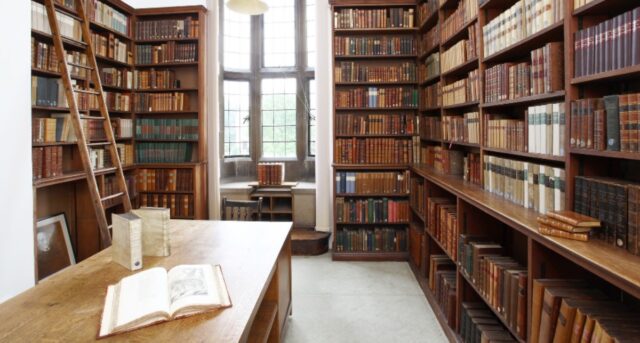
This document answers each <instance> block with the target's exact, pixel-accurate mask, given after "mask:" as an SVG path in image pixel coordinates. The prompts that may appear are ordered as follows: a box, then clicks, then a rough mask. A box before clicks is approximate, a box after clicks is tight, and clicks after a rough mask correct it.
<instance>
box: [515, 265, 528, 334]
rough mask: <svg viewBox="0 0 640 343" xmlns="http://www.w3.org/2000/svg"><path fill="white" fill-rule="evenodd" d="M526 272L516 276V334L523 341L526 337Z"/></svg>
mask: <svg viewBox="0 0 640 343" xmlns="http://www.w3.org/2000/svg"><path fill="white" fill-rule="evenodd" d="M528 279H529V278H528V276H527V272H522V273H519V274H518V299H517V301H518V311H517V312H518V313H517V315H516V316H517V318H516V333H517V334H518V335H519V336H520V338H522V339H525V338H526V336H527V312H528V311H527V289H528Z"/></svg>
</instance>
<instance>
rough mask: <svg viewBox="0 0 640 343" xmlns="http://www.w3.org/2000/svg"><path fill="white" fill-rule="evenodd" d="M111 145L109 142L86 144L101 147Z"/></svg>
mask: <svg viewBox="0 0 640 343" xmlns="http://www.w3.org/2000/svg"><path fill="white" fill-rule="evenodd" d="M109 144H111V142H91V143H87V146H103V145H109Z"/></svg>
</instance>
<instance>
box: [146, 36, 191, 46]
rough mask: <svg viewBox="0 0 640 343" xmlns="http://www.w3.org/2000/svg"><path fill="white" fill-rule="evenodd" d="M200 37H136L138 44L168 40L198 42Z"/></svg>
mask: <svg viewBox="0 0 640 343" xmlns="http://www.w3.org/2000/svg"><path fill="white" fill-rule="evenodd" d="M197 41H198V38H189V37H185V38H159V39H136V44H148V43H166V42H183V43H186V42H197Z"/></svg>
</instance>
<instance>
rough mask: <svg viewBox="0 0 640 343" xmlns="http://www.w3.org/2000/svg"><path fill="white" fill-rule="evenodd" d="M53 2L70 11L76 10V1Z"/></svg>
mask: <svg viewBox="0 0 640 343" xmlns="http://www.w3.org/2000/svg"><path fill="white" fill-rule="evenodd" d="M53 2H54V3H56V4H58V5H60V6H63V7H66V8H68V9H70V10H74V11H75V10H76V4H75V1H74V0H54V1H53Z"/></svg>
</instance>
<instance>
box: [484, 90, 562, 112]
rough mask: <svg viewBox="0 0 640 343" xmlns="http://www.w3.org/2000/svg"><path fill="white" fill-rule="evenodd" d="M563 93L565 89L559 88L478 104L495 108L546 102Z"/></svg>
mask: <svg viewBox="0 0 640 343" xmlns="http://www.w3.org/2000/svg"><path fill="white" fill-rule="evenodd" d="M565 94H566V93H565V91H564V90H561V91H557V92H553V93H546V94H537V95H531V96H525V97H521V98H517V99H510V100H504V101H498V102H485V103H482V104H480V108H497V107H508V106H522V105H529V104H536V103H541V102H546V101H549V100H554V99H560V98H563V97H564V96H565Z"/></svg>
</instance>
